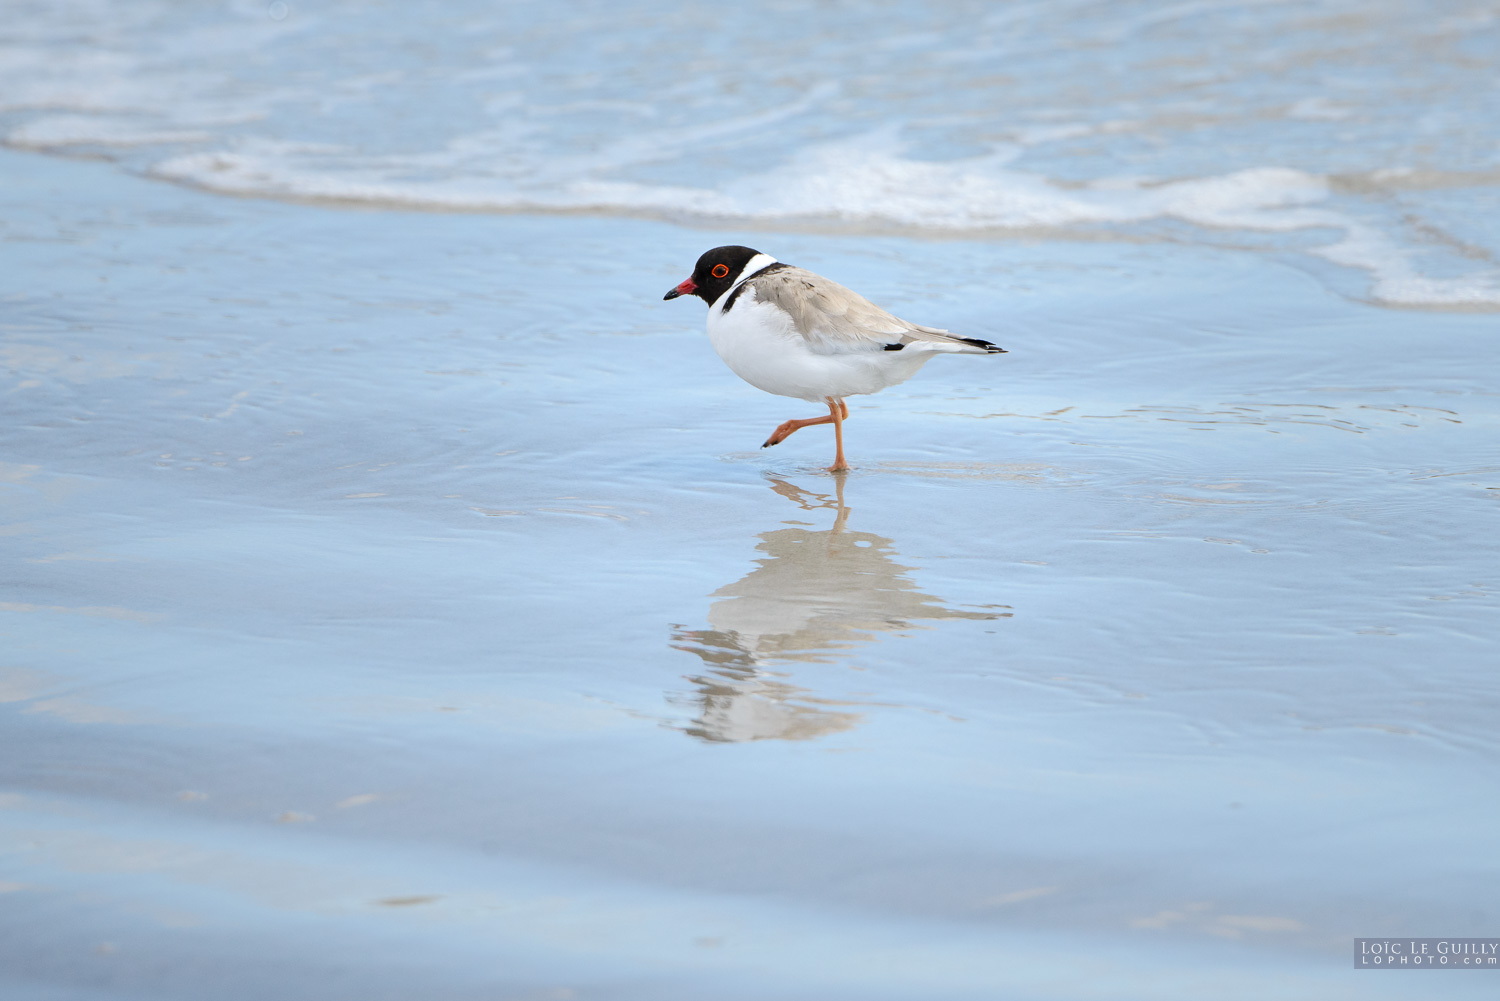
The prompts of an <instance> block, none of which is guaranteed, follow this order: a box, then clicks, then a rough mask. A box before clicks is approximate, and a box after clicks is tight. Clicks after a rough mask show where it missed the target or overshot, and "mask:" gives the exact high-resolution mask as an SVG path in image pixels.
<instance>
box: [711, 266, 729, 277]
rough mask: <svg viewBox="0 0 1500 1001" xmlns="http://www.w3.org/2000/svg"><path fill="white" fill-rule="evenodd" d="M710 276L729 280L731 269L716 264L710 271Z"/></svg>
mask: <svg viewBox="0 0 1500 1001" xmlns="http://www.w3.org/2000/svg"><path fill="white" fill-rule="evenodd" d="M709 274H711V275H713V276H714V277H715V278H727V277H729V268H727V267H725V266H724V265H722V264H715V265H714V269H713V270H712V271H710V272H709Z"/></svg>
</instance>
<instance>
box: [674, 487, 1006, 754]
mask: <svg viewBox="0 0 1500 1001" xmlns="http://www.w3.org/2000/svg"><path fill="white" fill-rule="evenodd" d="M844 479H845V478H844V477H843V476H841V475H839V476H835V477H834V484H835V488H834V489H835V494H834V495H833V496H832V497H830V496H829V495H827V494H819V493H812V492H810V491H807V490H803V489H802V488H800V487H797V486H794V485H793V484H791V483H788V482H786V481H785V480H779V479H773V480H772V481H771V489H772V490H774V491H776V493H778V494H780V495H781V496H783V497H785V498H787V499H788V500H790V501H791V502H792V503H794V504H796V505H797V506H798V507H800V508H802V509H803V510H806V511H812V510H817V509H820V508H830V509H832V510H833V511H834V512H835V517H834V522H833V527H832V528H830V529H828V530H826V531H821V532H819V531H813V530H811V529H806V528H781V529H776V530H775V531H770V532H762V533H761V535H760V540H761V541H760V545H758V546H756V549H757V550H759V551H760V552H762V553H764V554H766V555H765V557H764V558H761V559H759V560H757V561H756V562H757V563H759V564H760V565H759V566H758V567H756V569H754V570H752V571H751V572H750V573H748V574H746V575H745V576H744V577H742V578H740V579H739V580H737V581H735V582H734V583H733V584H726V585H725V586H724V587H721V588H719V589H718V590H717V591H715V592H714V593H713V594H712V595H710V597H713V598H717V599H718V600H717V601H715V602H714V603H713V605H711V606H710V607H709V610H708V622H709V626H710V628H709V629H698V630H688V629H683V628H680V627H679V628H676V629H675V630H674V632H673V636H672V638H673V646H674V647H675V648H676V649H679V650H686V651H688V652H690V653H694V654H696V655H697V656H698V657H700V658H701V659H702V660H703V664H704V667H705V671H704V672H703V673H702V674H700V675H696V676H692V677H689V678H688V680H689V681H691V682H692V683H693V684H694V685H695V686H696V689H697V690H696V691H695V692H694V693H693V694H691V695H688V696H681V697H675V698H673V697H670V696H669V698H671V700H672V701H673V702H677V703H686V704H689V705H692V706H693V707H694V708H696V710H697V716H696V718H695V719H694V720H693V721H692V722H691V723H690V724H689V725H687V726H686V727H684V728H683V729H684V730H685V731H686V732H687V733H688V734H691V735H692V736H694V737H698V738H699V739H702V740H707V741H716V742H734V741H745V740H767V739H773V738H774V739H779V740H807V739H810V738H813V737H821V736H825V735H827V734H831V733H838V732H840V731H843V730H849V729H852V728H853V727H855V726H857V725H858V724H859V722H860V720H861V718H862V716H861V714H860V713H859V712H856V711H853V710H854V707H858V706H868V705H871V704H872V703H868V702H847V701H836V700H831V699H823V698H818V697H816V696H814V695H813V693H811V692H810V691H808V690H807V689H805V688H801V687H799V686H797V685H794V684H792V683H791V681H790V680H788V679H789V678H790V675H789V674H787V673H785V672H782V671H774V670H770V669H769V667H768V665H772V664H790V663H797V662H812V663H829V662H832V661H836V660H839V659H840V657H841V655H845V654H847V652H848V651H850V650H853V649H856V648H857V647H858V646H859V645H860V644H864V643H874V642H877V641H878V640H879V639H880V637H881V634H882V633H889V632H897V631H901V630H906V629H911V628H914V626H913V623H914V622H917V621H919V620H927V619H997V618H1004V617H1008V616H1009V614H1010V613H1009V612H1008V611H1001V612H968V611H961V610H958V609H953V608H948V607H945V606H944V605H943V603H942V599H941V598H935V597H933V596H932V595H929V594H924V593H922V592H921V591H920V590H918V588H917V585H916V583H915V582H913V581H912V580H910V579H909V578H908V577H906V572H907V571H908V570H910V569H911V568H910V567H905V566H902V565H901V564H899V563H896V562H895V560H894V559H892V557H894V556H896V555H897V553H896V551H895V548H894V546H895V544H894V543H893V542H892V541H891V540H890V539H887V538H885V537H884V536H880V535H875V534H873V533H871V532H855V531H850V530H849V529H848V527H847V525H848V521H849V507H848V506H847V505H846V504H845V502H844ZM989 607H995V608H1005V607H1006V606H989ZM915 628H921V627H920V626H918V627H915Z"/></svg>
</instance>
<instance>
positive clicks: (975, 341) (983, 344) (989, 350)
mask: <svg viewBox="0 0 1500 1001" xmlns="http://www.w3.org/2000/svg"><path fill="white" fill-rule="evenodd" d="M953 339H954V340H955V341H963V342H964V343H965V344H972V345H973V346H974V347H976V348H979V349H980V350H981V351H983V352H984V353H985V354H987V355H1003V354H1008V353H1009V352H1007V351H1006V350H1005V349H1004V348H1002V347H1001V346H1000V345H998V344H991V343H990V342H989V341H982V340H980V339H979V338H977V337H955V338H953Z"/></svg>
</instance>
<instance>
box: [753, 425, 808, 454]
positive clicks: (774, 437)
mask: <svg viewBox="0 0 1500 1001" xmlns="http://www.w3.org/2000/svg"><path fill="white" fill-rule="evenodd" d="M801 426H802V422H800V421H785V422H783V423H782V425H781V426H780V427H778V428H777V429H776V430H775V431H772V432H771V437H769V438H767V439H766V441H765V444H763V445H761V448H770V447H771V446H772V445H780V444H781V443H782V442H784V441H786V440H787V439H788V438H790V437H791V436H792V432H793V431H796V430H797V429H798V428H800V427H801Z"/></svg>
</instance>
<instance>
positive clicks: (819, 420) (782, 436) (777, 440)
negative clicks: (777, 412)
mask: <svg viewBox="0 0 1500 1001" xmlns="http://www.w3.org/2000/svg"><path fill="white" fill-rule="evenodd" d="M832 423H833V415H832V414H829V415H828V416H827V417H810V418H808V419H807V420H805V421H787V422H785V423H784V424H782V425H781V426H780V427H779V428H777V429H776V430H775V431H772V432H771V437H769V438H767V439H766V443H765V444H764V445H762V446H761V448H770V447H771V446H772V445H780V444H781V443H782V442H784V441H786V440H787V439H788V438H790V437H791V436H792V432H794V431H800V430H802V429H803V428H810V427H812V426H813V425H814V424H832Z"/></svg>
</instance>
